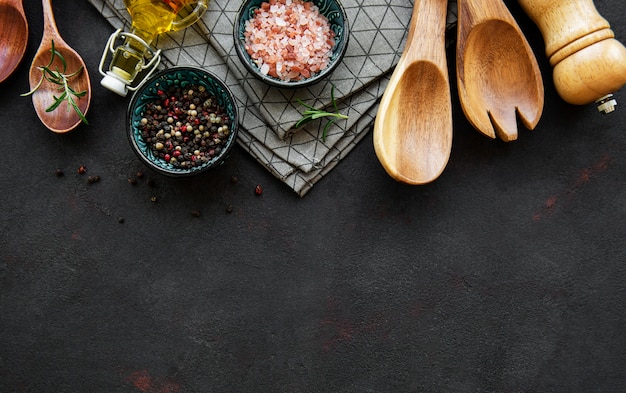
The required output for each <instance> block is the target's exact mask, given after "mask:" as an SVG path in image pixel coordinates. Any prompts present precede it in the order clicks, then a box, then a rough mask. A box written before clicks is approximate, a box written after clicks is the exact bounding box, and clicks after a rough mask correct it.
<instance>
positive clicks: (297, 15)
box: [234, 0, 349, 88]
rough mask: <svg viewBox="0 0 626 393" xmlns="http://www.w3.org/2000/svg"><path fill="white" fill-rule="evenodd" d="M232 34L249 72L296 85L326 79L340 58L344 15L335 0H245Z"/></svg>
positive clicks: (344, 43) (282, 85)
mask: <svg viewBox="0 0 626 393" xmlns="http://www.w3.org/2000/svg"><path fill="white" fill-rule="evenodd" d="M234 36H235V48H236V50H237V55H238V56H239V59H240V60H241V62H242V63H243V65H244V66H245V67H246V69H247V70H248V71H249V72H250V73H251V74H253V75H254V76H255V77H256V78H258V79H260V80H261V81H263V82H265V83H267V84H269V85H271V86H275V87H280V88H299V87H304V86H309V85H312V84H314V83H316V82H318V81H320V80H322V79H324V78H326V77H327V76H328V75H330V74H331V73H332V72H333V71H334V70H335V68H336V67H337V66H338V65H339V63H341V61H342V59H343V56H344V54H345V52H346V48H347V47H348V38H349V29H348V18H347V15H346V12H345V10H344V8H343V6H342V5H341V3H340V2H339V1H338V0H311V1H305V0H246V1H244V3H243V4H242V5H241V8H240V9H239V12H238V13H237V19H236V20H235V27H234Z"/></svg>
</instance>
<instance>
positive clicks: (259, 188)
mask: <svg viewBox="0 0 626 393" xmlns="http://www.w3.org/2000/svg"><path fill="white" fill-rule="evenodd" d="M254 193H255V194H256V195H261V194H263V189H262V188H261V186H259V185H257V186H256V187H255V188H254Z"/></svg>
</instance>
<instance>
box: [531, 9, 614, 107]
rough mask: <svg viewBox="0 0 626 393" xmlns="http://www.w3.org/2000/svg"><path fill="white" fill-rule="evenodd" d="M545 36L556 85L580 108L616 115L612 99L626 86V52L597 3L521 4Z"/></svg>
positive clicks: (559, 91) (571, 102) (561, 93)
mask: <svg viewBox="0 0 626 393" xmlns="http://www.w3.org/2000/svg"><path fill="white" fill-rule="evenodd" d="M519 3H520V5H521V6H522V8H523V9H524V11H525V12H526V13H527V14H528V16H530V18H531V19H532V20H533V21H534V22H535V23H536V24H537V26H538V27H539V30H540V31H541V33H542V35H543V38H544V41H545V45H546V55H547V56H548V59H549V60H550V64H551V65H552V67H553V79H554V85H555V88H556V90H557V92H558V93H559V95H560V96H561V98H563V99H564V100H565V101H567V102H569V103H570V104H574V105H584V104H589V103H592V102H594V101H595V102H597V103H598V110H600V111H601V112H604V113H609V112H612V111H613V109H614V107H615V104H616V102H615V100H614V99H613V98H612V97H613V96H612V93H614V92H615V91H617V90H619V89H620V88H622V86H624V84H626V48H624V45H622V44H621V43H620V42H619V41H617V40H616V39H615V38H614V37H615V34H614V33H613V31H612V30H611V29H610V27H611V26H610V25H609V22H607V20H606V19H604V18H603V17H602V16H600V14H599V13H598V10H597V9H596V7H595V5H594V4H593V1H591V0H577V1H568V0H519Z"/></svg>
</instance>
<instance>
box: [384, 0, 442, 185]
mask: <svg viewBox="0 0 626 393" xmlns="http://www.w3.org/2000/svg"><path fill="white" fill-rule="evenodd" d="M447 3H448V2H447V0H415V2H414V5H413V14H412V17H411V24H410V26H409V33H408V36H407V41H406V45H405V47H404V51H403V53H402V56H401V58H400V60H399V62H398V64H397V66H396V68H395V70H394V71H393V74H392V75H391V79H390V81H389V84H388V85H387V88H386V89H385V92H384V94H383V97H382V99H381V102H380V106H379V108H378V113H377V115H376V120H375V122H374V131H373V134H374V149H375V151H376V155H377V156H378V159H379V161H380V163H381V164H382V166H383V167H384V168H385V170H386V171H387V173H388V174H389V175H390V176H391V177H393V178H394V179H396V180H398V181H400V182H404V183H407V184H425V183H428V182H431V181H433V180H435V179H436V178H437V177H439V175H440V174H441V173H442V172H443V170H444V168H445V166H446V164H447V162H448V158H449V157H450V150H451V148H452V104H451V98H450V83H449V82H450V81H449V79H448V68H447V63H446V49H445V27H446V12H447Z"/></svg>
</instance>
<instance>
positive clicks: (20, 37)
mask: <svg viewBox="0 0 626 393" xmlns="http://www.w3.org/2000/svg"><path fill="white" fill-rule="evenodd" d="M27 44H28V22H27V21H26V15H25V14H24V7H23V6H22V0H0V83H1V82H3V81H4V80H5V79H6V78H8V77H9V76H10V75H11V74H12V73H13V71H15V69H16V68H17V66H18V65H19V64H20V62H21V61H22V58H23V57H24V53H25V52H26V46H27Z"/></svg>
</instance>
